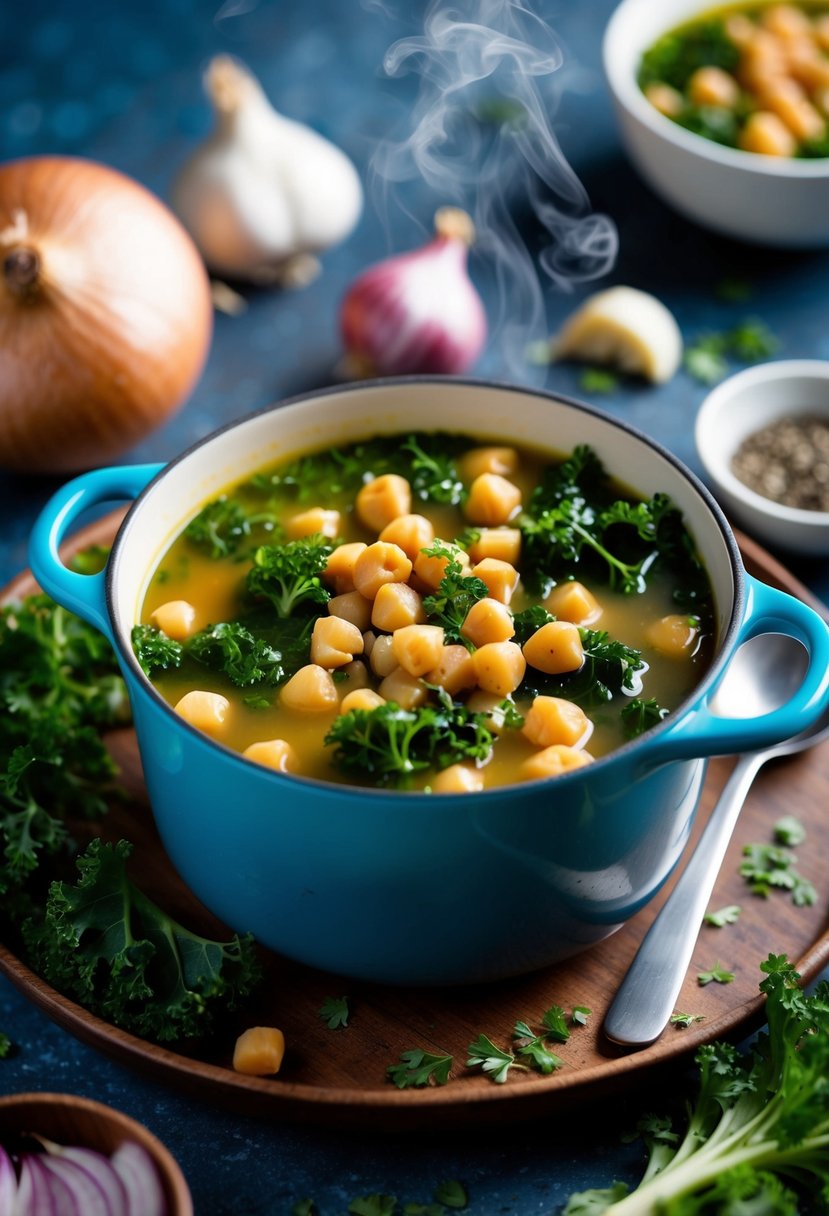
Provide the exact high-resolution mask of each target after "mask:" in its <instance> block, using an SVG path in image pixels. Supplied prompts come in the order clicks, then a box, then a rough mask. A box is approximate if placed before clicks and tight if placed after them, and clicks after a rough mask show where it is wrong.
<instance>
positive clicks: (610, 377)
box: [579, 367, 619, 393]
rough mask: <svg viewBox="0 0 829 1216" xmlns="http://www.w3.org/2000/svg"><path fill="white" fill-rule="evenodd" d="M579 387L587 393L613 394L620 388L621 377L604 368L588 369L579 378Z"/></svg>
mask: <svg viewBox="0 0 829 1216" xmlns="http://www.w3.org/2000/svg"><path fill="white" fill-rule="evenodd" d="M579 387H580V388H583V389H584V391H585V392H586V393H612V392H614V391H615V390H616V389H617V388H618V387H619V377H618V376H617V375H615V374H614V373H613V372H609V371H605V369H604V368H602V367H586V368H585V369H584V371H583V372H582V374H581V376H580V377H579Z"/></svg>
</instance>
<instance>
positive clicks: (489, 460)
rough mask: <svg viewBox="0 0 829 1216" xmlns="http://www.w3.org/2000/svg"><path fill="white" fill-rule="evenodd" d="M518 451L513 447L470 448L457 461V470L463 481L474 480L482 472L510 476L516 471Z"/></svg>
mask: <svg viewBox="0 0 829 1216" xmlns="http://www.w3.org/2000/svg"><path fill="white" fill-rule="evenodd" d="M518 464H519V460H518V453H517V451H516V450H515V448H506V447H505V448H499V447H485V448H471V449H470V450H469V451H468V452H464V454H463V456H461V458H460V459H459V461H458V471H459V473H460V475H461V477H463V479H464V481H474V480H475V478H476V477H480V476H481V474H482V473H497V474H498V476H499V477H512V476H513V475H514V474H515V473H517V472H518Z"/></svg>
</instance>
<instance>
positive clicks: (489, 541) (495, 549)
mask: <svg viewBox="0 0 829 1216" xmlns="http://www.w3.org/2000/svg"><path fill="white" fill-rule="evenodd" d="M469 556H470V558H471V560H472V562H473V563H475V562H481V561H483V559H484V558H485V557H495V558H497V559H498V560H499V561H502V562H509V563H510V565H511V566H516V565H517V564H518V560H519V558H520V557H521V529H520V528H481V530H480V533H479V536H478V539H477V540H475V541H473V542H472V544H471V545H470V546H469Z"/></svg>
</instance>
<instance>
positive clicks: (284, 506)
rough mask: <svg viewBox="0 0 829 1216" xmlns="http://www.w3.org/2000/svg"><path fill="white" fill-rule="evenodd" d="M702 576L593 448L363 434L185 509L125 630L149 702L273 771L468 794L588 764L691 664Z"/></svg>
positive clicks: (703, 647) (690, 553)
mask: <svg viewBox="0 0 829 1216" xmlns="http://www.w3.org/2000/svg"><path fill="white" fill-rule="evenodd" d="M712 619H713V606H712V596H711V589H710V585H709V581H708V578H707V575H706V572H705V570H704V568H703V566H702V564H701V562H700V560H699V558H698V556H697V554H696V551H695V548H694V545H693V541H692V539H691V537H690V535H689V534H688V532H687V530H686V529H685V527H684V524H683V522H682V518H681V515H680V513H679V512H678V511H677V510H676V508H674V507H673V506H672V504H671V503H670V501H669V500H668V499H667V497H666V496H665V495H661V494H657V495H655V496H654V497H653V498H652V499H651V500H649V501H647V502H643V501H641V500H639V499H637V498H636V497H635V496H634V495H632V494H631V493H630V492H628V491H626V490H625V489H624V488H623V487H621V486H620V485H619V484H617V483H615V482H614V481H612V480H611V479H610V478H609V477H608V476H607V474H606V473H605V471H604V469H603V468H602V466H601V464H600V462H599V461H598V459H597V457H596V456H595V454H594V453H593V452H592V451H591V450H590V449H589V448H586V447H580V448H577V449H576V450H575V451H574V452H573V453H572V454H571V455H570V456H569V457H567V458H566V459H562V457H561V456H555V455H553V454H550V453H543V452H538V451H529V450H526V449H523V448H517V447H507V446H504V445H503V444H501V443H497V442H494V443H492V444H482V443H481V442H480V441H476V440H473V439H471V438H469V437H464V436H460V435H454V434H451V435H450V434H413V435H408V436H405V435H396V436H392V437H381V438H377V439H372V440H369V441H366V442H361V443H355V444H353V445H350V446H348V447H343V448H340V449H333V450H331V449H329V450H325V451H320V452H312V453H308V454H306V455H303V456H300V457H299V458H296V459H292V460H290V461H288V462H285V463H282V464H279V465H276V466H275V467H272V468H268V469H264V470H263V471H262V472H261V473H260V474H258V475H256V476H254V477H253V478H251V479H250V480H248V481H245V482H244V483H240V484H238V485H235V486H232V487H229V488H228V490H227V492H226V493H225V494H223V495H222V496H221V497H219V498H218V499H216V500H215V501H213V502H210V503H208V504H207V505H206V506H205V507H204V509H203V510H202V511H201V512H200V513H199V514H198V515H197V516H196V517H195V518H194V519H193V520H192V521H191V522H190V523H189V524H188V525H187V527H185V528H184V530H183V531H182V533H181V534H180V535H179V536H178V537H177V538H176V539H175V541H174V542H173V543H172V545H171V546H170V548H169V549H168V551H167V552H166V554H165V556H164V558H163V560H162V561H161V562H160V564H159V566H158V568H157V570H156V571H155V572H154V574H153V577H152V579H151V583H150V585H149V588H148V591H147V595H146V598H145V602H144V604H143V608H142V615H141V624H139V625H137V626H136V627H135V629H134V630H133V646H134V648H135V652H136V655H137V656H138V659H139V662H140V663H141V665H142V667H143V668H144V670H145V672H146V673H147V675H148V676H149V678H150V679H151V680H152V682H153V683H154V684H155V686H156V687H157V689H158V690H159V692H160V693H161V695H162V696H163V697H165V698H166V700H167V701H168V702H169V703H170V704H171V705H172V706H173V707H175V708H176V710H177V712H179V713H180V714H181V715H182V716H183V717H185V718H186V719H187V720H188V721H189V722H190V723H191V724H192V725H194V726H196V727H198V728H199V729H202V730H204V731H206V732H207V733H208V734H210V735H211V736H212V737H213V738H215V739H217V740H219V741H220V742H222V743H224V744H226V745H227V746H229V747H231V748H234V749H236V750H238V751H240V752H242V753H244V754H245V755H247V756H248V758H249V759H251V760H252V761H254V762H258V763H262V764H265V765H268V766H270V767H273V768H276V769H279V770H281V771H284V772H289V773H296V774H300V775H303V776H310V777H315V778H321V779H324V780H334V781H345V782H350V783H357V784H362V785H373V786H393V787H396V788H403V789H421V790H423V789H428V790H432V791H434V792H441V791H444V792H455V791H465V790H476V789H481V788H483V787H486V786H492V785H503V784H508V783H514V782H517V781H525V780H534V779H539V778H544V777H547V776H554V775H556V774H558V773H561V772H564V771H567V770H568V769H570V768H574V767H578V766H581V765H583V764H587V763H590V761H591V760H592V759H593V758H595V757H596V756H599V755H602V754H604V753H606V752H608V751H610V750H612V749H613V748H615V747H618V746H619V745H620V744H621V743H623V742H625V741H626V740H627V739H630V738H632V737H634V736H635V735H637V734H639V733H641V731H643V730H646V729H648V728H649V727H650V726H653V725H654V724H656V723H657V722H659V721H660V720H661V719H662V718H663V717H664V716H665V714H667V713H669V712H670V711H671V710H672V709H674V708H676V706H677V705H678V704H679V703H680V702H681V701H682V700H683V698H684V697H685V696H686V695H687V694H688V693H689V692H690V690H691V689H692V688H693V687H694V686H695V684H696V683H697V682H698V681H699V679H700V678H701V675H702V674H703V673H704V671H705V669H706V667H707V665H708V663H709V660H710V655H711V649H712Z"/></svg>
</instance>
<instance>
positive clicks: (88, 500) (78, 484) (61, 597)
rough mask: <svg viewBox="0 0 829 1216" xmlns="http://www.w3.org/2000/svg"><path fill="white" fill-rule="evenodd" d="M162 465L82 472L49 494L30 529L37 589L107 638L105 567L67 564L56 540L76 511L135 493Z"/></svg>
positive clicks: (110, 633) (109, 627) (110, 634)
mask: <svg viewBox="0 0 829 1216" xmlns="http://www.w3.org/2000/svg"><path fill="white" fill-rule="evenodd" d="M163 468H164V465H163V464H135V465H121V466H117V467H113V468H107V469H93V470H92V471H91V472H89V473H83V474H82V475H81V476H80V477H75V478H74V479H73V480H72V481H68V482H67V483H66V485H64V486H61V488H60V489H59V490H58V491H57V492H56V493H55V494H53V495H52V497H51V498H50V499H49V501H48V502H47V504H46V506H45V507H44V508H43V510H42V511H41V513H40V515H39V516H38V517H37V519H36V520H35V525H34V528H33V529H32V535H31V538H30V540H29V564H30V566H31V569H32V573H33V574H34V576H35V578H36V579H37V581H38V583H39V584H40V586H41V587H42V589H43V590H44V591H45V592H46V593H47V595H51V597H52V599H54V600H56V601H57V602H58V603H59V604H62V605H63V607H64V608H68V609H69V610H70V611H71V612H75V613H77V615H78V616H81V617H83V619H84V620H85V621H88V622H89V623H90V625H94V626H95V627H96V628H97V629H100V630H101V632H102V633H103V634H105V635H106V637H108V638H109V640H110V642H111V641H112V640H113V631H112V625H111V623H110V619H109V613H108V611H107V602H106V570H102V571H101V572H100V573H99V574H77V573H76V572H75V571H74V570H69V569H68V568H67V567H66V566H65V565H64V564H63V562H62V561H61V557H60V552H59V549H60V545H61V543H62V541H63V540H64V538H65V537H66V534H67V532H68V531H69V529H70V527H71V526H72V524H73V523H74V522H75V520H76V519H77V518H78V516H79V515H80V514H81V512H83V511H86V510H88V509H89V508H90V507H96V506H100V505H101V504H102V503H106V502H124V501H126V500H131V499H133V498H136V497H137V496H138V495H139V494H140V493H141V491H142V490H143V489H144V487H145V486H146V485H148V483H149V482H151V481H152V479H153V478H154V477H155V475H156V474H157V473H159V472H160V471H161V469H163Z"/></svg>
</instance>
